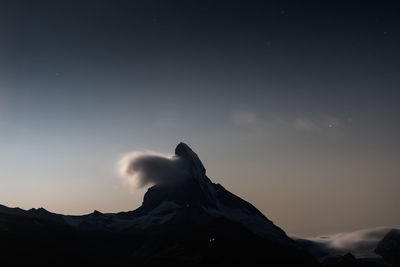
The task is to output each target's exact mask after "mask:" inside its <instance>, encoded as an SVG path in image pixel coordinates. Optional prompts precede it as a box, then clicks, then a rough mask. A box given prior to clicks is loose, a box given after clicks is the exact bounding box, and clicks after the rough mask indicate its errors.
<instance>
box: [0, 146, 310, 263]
mask: <svg viewBox="0 0 400 267" xmlns="http://www.w3.org/2000/svg"><path fill="white" fill-rule="evenodd" d="M175 157H177V158H179V159H180V160H182V161H183V162H184V163H185V164H184V165H182V166H183V168H186V170H185V172H187V173H188V175H187V177H185V179H180V180H173V182H170V183H159V184H156V185H154V186H152V187H150V188H149V189H148V191H147V192H146V194H145V196H144V199H143V203H142V205H141V206H140V207H139V208H138V209H136V210H133V211H129V212H120V213H115V214H112V213H107V214H103V213H101V212H99V211H94V212H93V213H91V214H87V215H83V216H70V215H60V214H53V213H50V212H48V211H46V210H44V209H31V210H29V211H24V210H21V209H18V208H16V209H11V208H7V207H4V206H0V240H2V239H1V238H3V240H11V241H12V242H11V244H14V246H8V245H7V244H5V243H4V242H3V243H2V242H1V241H0V248H1V247H2V246H3V248H4V249H5V250H6V251H8V253H9V255H14V254H15V253H16V254H18V253H19V251H25V252H26V253H28V254H29V255H31V254H30V253H31V250H30V249H31V248H32V246H34V247H35V249H34V250H33V251H36V249H39V248H40V249H43V248H45V249H47V250H49V251H50V252H51V253H52V254H51V255H53V256H54V255H61V256H62V257H65V256H66V255H72V257H73V258H75V260H73V261H72V262H71V261H69V260H65V261H63V262H62V263H63V264H65V265H68V264H74V265H77V264H76V262H79V264H78V265H83V262H85V263H86V264H89V265H91V264H96V265H97V266H99V265H104V266H110V265H113V266H125V265H131V266H132V265H133V266H160V265H165V264H167V265H168V264H175V265H178V266H179V265H181V266H201V265H203V264H207V265H210V266H214V265H219V266H244V265H246V266H265V265H266V264H273V265H275V266H277V264H278V265H281V264H282V266H283V265H286V264H289V265H291V266H316V263H315V262H314V260H313V259H312V258H311V257H309V256H308V255H307V254H306V253H305V252H304V251H303V250H302V249H301V248H300V247H299V246H298V245H297V243H295V242H294V241H293V240H292V239H290V238H289V237H288V236H287V235H286V234H285V232H284V231H283V230H282V229H280V228H279V227H277V226H276V225H274V224H273V223H272V222H271V221H270V220H268V219H267V218H266V217H265V216H264V215H263V214H262V213H261V212H260V211H259V210H257V209H256V208H255V207H254V206H253V205H251V204H250V203H248V202H246V201H245V200H243V199H241V198H239V197H238V196H235V195H234V194H232V193H230V192H229V191H227V190H226V189H225V188H224V187H223V186H221V185H219V184H214V183H213V182H212V181H211V180H210V179H209V178H208V177H207V175H206V169H205V168H204V166H203V164H202V162H201V160H200V159H199V157H198V156H197V154H196V153H195V152H193V150H192V149H191V148H190V147H189V146H187V145H186V144H184V143H180V144H179V145H178V146H177V147H176V149H175ZM13 242H14V243H13ZM55 244H57V245H55ZM94 255H96V256H94ZM31 256H32V258H33V259H35V262H37V263H38V265H43V261H42V260H41V257H40V256H38V255H37V254H34V255H31ZM53 256H52V257H53ZM61 256H60V257H61ZM54 257H56V256H54ZM57 257H58V256H57ZM21 260H22V262H24V259H21ZM54 260H57V259H54ZM51 262H52V264H54V261H51ZM217 263H218V264H217ZM50 265H51V264H50Z"/></svg>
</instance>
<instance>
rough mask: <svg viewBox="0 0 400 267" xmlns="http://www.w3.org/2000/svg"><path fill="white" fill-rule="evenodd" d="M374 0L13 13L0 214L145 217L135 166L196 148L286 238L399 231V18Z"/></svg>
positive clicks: (84, 5)
mask: <svg viewBox="0 0 400 267" xmlns="http://www.w3.org/2000/svg"><path fill="white" fill-rule="evenodd" d="M262 2H267V3H262ZM365 2H369V3H365ZM371 2H373V1H333V0H326V1H206V0H202V1H199V0H190V1H187V0H185V1H183V0H182V1H161V0H159V1H156V0H147V1H144V0H143V1H136V0H133V1H128V0H126V1H111V0H110V1H100V0H96V1H94V0H93V1H70V0H69V1H40V0H38V1H28V0H25V1H18V0H13V1H1V4H0V40H1V43H0V204H4V205H7V206H19V207H22V208H25V209H29V208H32V207H35V208H38V207H44V208H46V209H48V210H50V211H52V212H59V213H67V214H83V213H89V212H92V211H93V210H95V209H96V210H100V211H102V212H116V211H126V210H132V209H135V208H137V207H138V206H139V205H140V204H141V201H142V197H143V194H144V192H145V189H140V190H134V189H131V188H128V187H127V186H126V185H125V184H124V183H123V181H122V179H121V178H120V177H119V176H118V172H117V162H118V160H119V159H120V157H121V155H123V154H125V153H127V152H130V151H135V150H142V149H147V150H152V151H157V152H161V153H173V150H174V148H175V146H176V145H177V144H178V142H180V141H184V142H186V143H187V144H189V145H190V146H191V147H192V148H193V149H194V150H195V151H196V152H197V153H198V155H199V156H200V158H201V159H202V161H203V163H204V165H205V166H206V168H207V174H208V176H209V177H210V178H211V179H212V180H213V181H214V182H217V183H221V184H222V185H223V186H224V187H225V188H227V189H228V190H230V191H231V192H233V193H235V194H237V195H239V196H241V197H242V198H244V199H246V200H248V201H250V202H251V203H253V204H254V205H255V206H256V207H257V208H259V209H260V210H261V211H262V212H263V213H264V214H265V215H266V216H267V217H268V218H270V219H271V220H273V221H274V222H275V223H276V224H278V225H279V226H281V227H282V228H283V229H284V230H285V231H286V232H288V233H294V234H299V235H314V234H322V233H330V232H337V231H350V230H355V229H360V228H367V227H374V226H397V227H398V226H400V213H399V212H398V206H399V203H400V194H399V189H400V165H399V163H400V140H399V139H400V138H399V137H400V125H399V122H400V105H399V100H400V98H399V96H400V93H399V89H400V88H399V87H400V86H399V85H400V16H399V15H398V14H399V13H400V9H399V8H398V7H396V6H395V4H394V2H395V1H387V2H386V1H375V3H371Z"/></svg>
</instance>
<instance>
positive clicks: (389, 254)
mask: <svg viewBox="0 0 400 267" xmlns="http://www.w3.org/2000/svg"><path fill="white" fill-rule="evenodd" d="M375 252H376V253H377V254H379V255H381V256H382V257H383V258H384V259H385V260H386V261H387V262H390V263H391V264H393V266H400V229H392V230H391V231H390V232H389V233H387V234H386V235H385V237H384V238H383V239H382V240H381V241H380V242H379V243H378V246H377V247H376V249H375Z"/></svg>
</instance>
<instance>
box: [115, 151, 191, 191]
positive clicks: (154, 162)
mask: <svg viewBox="0 0 400 267" xmlns="http://www.w3.org/2000/svg"><path fill="white" fill-rule="evenodd" d="M119 172H120V174H121V176H122V177H124V178H125V179H126V181H127V182H128V184H129V185H132V186H134V187H136V188H140V187H143V186H146V185H149V184H160V183H170V182H175V181H178V180H181V179H185V178H187V177H188V176H189V173H188V167H187V163H186V162H185V160H184V159H182V158H180V157H177V156H170V155H163V154H160V153H155V152H151V151H145V152H132V153H129V154H126V155H124V156H123V157H122V158H121V160H120V161H119Z"/></svg>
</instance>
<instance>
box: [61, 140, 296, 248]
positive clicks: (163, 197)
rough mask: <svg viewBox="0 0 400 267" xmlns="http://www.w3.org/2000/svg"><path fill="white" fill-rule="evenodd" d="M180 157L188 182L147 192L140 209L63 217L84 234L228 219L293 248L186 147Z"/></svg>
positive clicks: (178, 150)
mask: <svg viewBox="0 0 400 267" xmlns="http://www.w3.org/2000/svg"><path fill="white" fill-rule="evenodd" d="M175 154H176V156H177V157H180V158H182V159H184V160H185V161H186V162H187V163H188V166H189V173H190V177H189V179H185V180H183V181H179V182H175V183H172V184H159V185H155V186H153V187H151V188H149V190H148V191H147V193H146V194H145V196H144V200H143V204H142V206H141V207H139V208H138V209H136V210H134V211H130V212H122V213H117V214H102V213H100V212H97V211H95V212H94V213H92V214H88V215H85V216H64V220H65V222H66V223H67V224H69V225H70V226H72V227H76V228H78V229H82V230H96V231H97V230H99V229H102V230H108V231H122V232H126V231H140V230H146V229H147V230H154V229H160V228H161V227H162V226H165V227H166V228H170V227H172V226H176V227H183V226H185V227H187V226H188V225H189V226H191V225H201V224H206V223H208V222H209V221H211V220H212V219H213V218H218V217H225V218H227V219H229V220H232V221H235V222H238V223H240V224H242V225H243V226H245V227H246V228H247V229H248V230H250V231H252V232H254V233H256V234H258V235H260V236H262V237H265V238H268V239H270V240H274V241H278V242H282V243H285V244H293V242H292V240H291V239H289V238H288V237H287V236H286V234H285V233H284V231H282V230H281V229H280V228H279V227H277V226H275V225H274V224H273V223H272V222H271V221H270V220H268V219H267V218H266V217H265V216H264V215H263V214H262V213H261V212H260V211H258V210H257V209H256V208H255V207H254V206H253V205H251V204H250V203H248V202H246V201H244V200H242V199H241V198H239V197H237V196H235V195H234V194H232V193H230V192H229V191H227V190H225V188H224V187H223V186H221V185H219V184H214V183H212V182H211V180H210V179H209V178H208V177H207V176H206V169H205V168H204V166H203V164H202V162H201V161H200V159H199V157H198V156H197V154H196V153H195V152H193V151H192V149H191V148H190V147H189V146H187V145H186V144H184V143H180V144H179V145H178V146H177V147H176V149H175Z"/></svg>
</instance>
